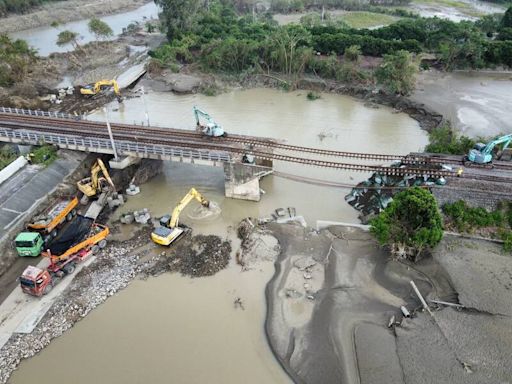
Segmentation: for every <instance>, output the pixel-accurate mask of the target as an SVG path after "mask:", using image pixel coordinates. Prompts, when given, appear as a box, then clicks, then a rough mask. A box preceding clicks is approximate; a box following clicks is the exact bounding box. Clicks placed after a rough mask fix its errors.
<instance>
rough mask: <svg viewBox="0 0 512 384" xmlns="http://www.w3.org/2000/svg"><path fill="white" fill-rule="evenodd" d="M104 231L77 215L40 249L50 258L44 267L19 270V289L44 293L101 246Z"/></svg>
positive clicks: (89, 220)
mask: <svg viewBox="0 0 512 384" xmlns="http://www.w3.org/2000/svg"><path fill="white" fill-rule="evenodd" d="M108 234H109V229H108V227H107V226H104V225H101V224H96V223H94V220H92V219H89V218H87V217H84V216H80V215H78V216H77V217H76V218H75V220H73V221H72V222H71V223H70V225H68V226H67V227H66V228H65V230H64V231H62V232H61V234H60V235H59V236H58V237H57V238H55V240H54V241H52V243H51V244H50V246H49V248H48V249H47V250H46V251H44V252H42V255H43V256H44V257H47V258H48V259H49V261H50V264H49V265H48V267H46V268H44V269H41V268H38V267H35V266H28V267H27V268H26V269H25V270H24V271H23V274H22V275H21V277H20V286H21V289H22V291H23V292H25V293H27V294H29V295H33V296H38V297H40V296H43V295H45V294H47V293H48V292H50V291H51V289H52V288H53V287H54V286H55V285H56V284H57V282H58V281H59V280H60V279H61V278H63V277H64V276H66V275H69V274H71V273H73V272H74V271H75V267H76V264H77V263H79V262H81V261H83V260H84V259H86V258H87V257H89V256H90V255H92V254H94V253H97V252H98V251H99V250H100V249H101V248H104V247H105V246H106V245H107V240H106V237H107V236H108Z"/></svg>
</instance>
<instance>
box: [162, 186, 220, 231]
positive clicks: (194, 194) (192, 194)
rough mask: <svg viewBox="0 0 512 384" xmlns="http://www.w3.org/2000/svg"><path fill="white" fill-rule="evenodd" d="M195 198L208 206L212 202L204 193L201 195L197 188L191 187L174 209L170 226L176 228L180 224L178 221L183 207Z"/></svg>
mask: <svg viewBox="0 0 512 384" xmlns="http://www.w3.org/2000/svg"><path fill="white" fill-rule="evenodd" d="M193 199H196V200H197V201H199V203H201V205H203V206H205V207H208V206H209V205H210V202H209V201H208V200H206V199H205V198H204V197H203V195H201V194H200V193H199V192H198V191H197V190H196V189H195V188H191V189H190V191H188V193H187V194H186V195H185V197H184V198H183V199H181V201H180V202H179V203H178V205H177V206H176V207H175V208H174V210H173V211H172V216H171V220H170V221H169V227H170V228H175V227H176V226H177V225H178V221H179V219H180V214H181V211H183V209H185V207H186V206H187V205H188V203H190V202H191V201H192V200H193Z"/></svg>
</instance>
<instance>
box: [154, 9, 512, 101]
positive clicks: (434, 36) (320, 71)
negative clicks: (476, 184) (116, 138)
mask: <svg viewBox="0 0 512 384" xmlns="http://www.w3.org/2000/svg"><path fill="white" fill-rule="evenodd" d="M156 1H157V3H158V4H160V5H161V6H162V9H163V13H162V17H161V20H162V21H163V22H164V28H166V30H167V36H168V38H169V41H168V43H167V44H164V45H163V46H161V47H159V48H158V49H155V50H153V51H151V52H150V55H151V56H152V57H153V60H154V61H155V63H157V65H158V67H159V68H165V67H171V66H174V67H176V64H178V63H179V64H192V63H194V64H198V65H200V66H201V68H202V69H203V70H205V71H220V72H226V73H236V74H240V73H243V74H247V73H255V72H256V73H266V74H267V75H270V74H271V73H274V74H276V76H275V77H278V76H279V74H282V75H285V76H286V79H284V80H282V81H283V82H287V83H289V84H290V85H291V87H292V88H293V86H294V84H295V83H296V82H295V80H297V79H299V78H300V76H302V74H303V73H312V74H316V75H319V76H322V77H325V78H331V79H336V80H338V81H344V82H351V83H357V84H368V83H374V82H375V81H376V79H377V80H378V81H379V82H380V83H381V84H383V85H384V86H385V87H386V88H387V89H389V90H390V91H392V92H397V93H401V94H407V93H409V92H410V91H411V90H412V87H413V85H412V83H413V82H412V79H413V78H414V73H415V69H416V67H417V64H415V63H413V61H412V57H413V55H414V54H419V53H423V52H425V53H433V54H435V55H437V56H438V57H439V58H440V60H441V62H442V64H444V66H445V68H446V69H448V70H450V69H456V68H483V67H494V66H499V65H501V66H512V40H509V35H512V33H510V34H509V33H508V30H507V28H505V26H504V25H503V22H502V21H501V20H500V19H499V18H497V17H496V18H495V17H487V18H486V19H485V20H482V21H480V22H471V21H462V22H460V23H455V22H452V21H449V20H444V19H439V18H416V19H410V18H407V19H403V20H399V21H398V22H396V23H393V24H391V25H388V26H385V27H382V28H378V29H374V30H369V29H356V28H350V27H349V26H348V25H347V23H345V22H339V21H337V20H334V19H332V18H331V17H330V16H329V15H328V13H325V14H324V17H323V18H322V15H321V14H320V13H314V14H310V15H306V16H304V17H303V18H302V20H301V24H300V25H296V24H290V25H284V26H279V25H277V23H276V22H275V21H273V20H272V19H271V17H269V14H268V13H265V14H256V13H254V14H253V13H252V12H251V13H250V14H243V13H240V12H248V11H249V10H252V8H253V2H249V1H248V0H245V1H237V2H231V1H220V0H211V1H209V3H208V7H200V6H199V0H180V1H178V0H156ZM284 3H286V4H291V3H293V4H295V3H294V2H290V1H287V0H283V1H282V2H276V1H274V2H272V6H273V7H274V9H276V7H278V4H281V5H283V4H284ZM322 4H323V3H322ZM322 4H316V5H315V4H309V3H308V4H306V3H304V5H305V6H306V8H308V7H310V6H311V7H313V8H315V7H316V8H317V9H318V8H319V7H320V8H321V5H322ZM374 4H375V3H374ZM295 5H297V6H298V5H300V4H299V3H297V4H295ZM324 5H326V6H327V5H329V6H335V4H331V3H329V4H327V3H325V4H324ZM345 5H347V3H345ZM308 9H309V8H308ZM371 17H374V16H371ZM499 33H500V36H501V38H502V40H500V39H496V38H495V37H496V36H497V35H498V34H499ZM353 46H358V47H359V52H360V54H361V55H366V56H376V57H379V56H380V57H385V59H384V63H383V65H382V68H380V69H379V70H378V71H377V73H373V72H372V71H370V70H365V69H362V68H361V66H360V64H359V63H358V62H357V61H352V60H350V59H349V57H350V55H351V53H350V52H349V53H348V55H347V56H345V59H344V60H341V56H344V55H345V52H346V51H347V50H348V49H349V48H350V47H353Z"/></svg>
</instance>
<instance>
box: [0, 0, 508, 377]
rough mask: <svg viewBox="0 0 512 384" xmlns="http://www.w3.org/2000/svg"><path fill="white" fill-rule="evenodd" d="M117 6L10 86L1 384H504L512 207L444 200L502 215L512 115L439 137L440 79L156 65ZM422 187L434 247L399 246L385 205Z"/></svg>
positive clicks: (4, 111)
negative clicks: (394, 80)
mask: <svg viewBox="0 0 512 384" xmlns="http://www.w3.org/2000/svg"><path fill="white" fill-rule="evenodd" d="M135 3H136V4H135ZM157 3H158V2H157ZM119 6H120V5H119ZM132 7H133V9H130V8H126V12H127V14H128V13H130V17H133V18H134V19H135V20H137V17H138V16H137V13H139V14H140V15H143V16H140V18H141V20H140V23H143V22H145V23H148V22H154V23H155V24H156V23H157V21H156V20H157V17H158V12H159V9H158V8H157V6H155V5H154V4H153V3H148V4H143V3H142V4H140V3H139V2H134V4H133V5H132ZM112 8H113V9H112V12H115V10H114V8H115V4H114V5H112ZM79 12H83V10H81V11H79ZM115 16H119V17H118V18H116V19H115V20H114V19H112V20H113V21H112V23H113V27H114V30H115V35H114V36H113V37H111V40H104V41H94V40H91V42H90V43H89V44H84V45H83V47H80V46H79V48H78V49H75V50H74V51H72V50H70V51H68V52H66V51H63V50H60V49H61V48H62V47H60V46H59V47H58V49H59V50H54V49H57V48H52V47H51V46H46V45H44V46H41V47H40V48H39V49H40V51H41V52H46V51H48V55H47V56H45V57H44V58H43V59H42V60H43V61H44V63H43V64H37V65H34V68H33V70H32V71H31V73H30V81H26V82H25V83H24V85H23V87H22V86H18V87H12V88H9V89H8V88H7V87H6V88H0V145H1V146H3V147H2V148H3V150H2V151H4V152H6V153H7V152H8V153H12V154H14V155H13V156H12V159H11V161H10V163H9V164H7V165H6V166H5V167H4V168H3V169H0V226H1V227H2V232H1V235H0V247H1V249H2V256H1V258H0V384H3V383H13V384H17V383H27V382H29V381H35V380H37V382H38V383H53V384H55V383H65V382H70V381H72V382H73V383H77V384H81V383H84V384H85V383H91V382H97V383H121V382H122V383H139V382H152V383H167V382H169V381H171V382H176V383H203V382H208V383H239V382H247V383H261V382H268V383H292V382H293V383H305V384H309V383H326V384H327V383H347V384H352V383H362V384H373V383H404V384H420V383H421V384H430V383H461V384H462V383H496V384H498V383H500V384H503V383H509V382H511V378H512V369H511V368H510V367H509V361H510V360H511V359H512V331H511V329H512V324H511V316H512V312H511V311H512V302H511V300H512V299H511V296H510V290H511V289H512V261H511V260H512V259H511V257H512V256H511V254H510V251H508V250H507V248H506V247H507V242H508V241H509V240H508V238H507V237H506V236H505V235H503V233H504V232H503V231H504V228H507V229H508V226H507V225H509V222H507V218H508V216H504V217H505V218H501V219H500V220H501V221H502V222H503V223H504V224H503V225H501V224H500V225H498V224H496V223H498V221H497V220H496V223H495V222H492V223H487V224H486V225H482V226H481V227H479V228H478V229H477V230H471V231H464V230H461V227H460V225H458V222H456V220H455V219H454V218H453V217H451V216H449V215H448V214H447V213H446V211H443V207H445V206H446V205H450V204H462V203H461V202H463V204H465V205H464V206H465V207H469V208H468V209H479V210H480V211H477V212H479V213H480V214H482V215H484V214H488V215H493V214H497V213H496V212H501V213H499V214H500V215H507V214H508V213H507V212H509V211H508V209H510V208H507V207H509V202H510V195H511V193H512V147H510V144H511V143H512V133H510V132H512V126H503V127H502V129H500V130H499V134H497V133H496V132H493V133H492V135H486V134H485V132H480V131H478V130H479V129H481V127H479V126H478V124H479V122H480V121H481V120H478V119H475V121H474V122H472V124H473V125H472V126H471V127H470V128H468V129H469V130H472V131H475V132H480V133H481V134H480V135H479V137H487V138H486V139H482V140H481V141H482V142H477V143H476V144H475V145H473V146H472V148H471V149H469V150H467V151H466V152H465V153H464V154H462V155H456V154H453V153H433V152H428V151H425V150H424V148H425V147H426V146H427V145H428V144H429V133H431V132H432V131H433V130H435V129H438V128H439V127H443V126H444V124H446V122H447V121H451V122H452V124H454V125H456V124H457V122H456V121H455V119H452V120H450V118H451V117H452V116H446V113H445V111H443V113H444V114H443V113H441V112H438V111H437V110H436V109H434V108H435V105H433V104H429V102H428V100H429V97H430V95H423V96H424V99H421V98H422V97H423V96H422V94H421V92H425V93H428V92H429V89H428V86H424V88H422V90H421V92H420V91H418V92H417V93H416V94H415V95H414V97H404V96H400V95H389V94H386V93H385V92H375V91H372V90H363V89H360V88H351V87H341V86H340V85H339V84H337V83H336V82H331V81H322V83H320V82H318V81H314V79H305V80H304V81H303V82H302V83H301V85H300V86H298V87H297V88H296V89H295V90H289V91H286V92H285V91H283V90H281V89H279V87H280V85H279V82H278V81H276V80H275V79H274V78H272V76H267V77H264V76H259V77H258V76H254V77H252V78H251V79H250V80H247V79H245V80H243V81H242V80H240V81H239V82H235V81H234V80H232V79H230V80H226V78H223V77H221V76H215V75H213V74H211V73H203V72H200V71H194V70H195V69H194V67H193V66H188V67H184V68H185V69H184V70H182V71H181V72H179V71H178V72H177V71H175V70H171V69H164V70H163V71H154V70H152V69H151V65H150V56H148V52H149V51H151V50H153V49H156V47H158V46H159V45H160V44H162V42H163V41H164V40H165V39H166V36H165V35H164V34H163V33H161V32H158V31H154V32H146V31H144V30H143V29H142V28H141V27H140V25H142V24H140V25H139V24H137V22H134V23H133V24H134V25H139V27H138V28H136V27H132V29H131V30H130V31H127V28H126V25H124V24H123V22H122V20H123V17H122V14H119V15H112V17H113V18H114V17H115ZM20 17H22V16H20ZM107 17H109V16H107ZM126 17H127V16H125V19H126ZM142 17H143V18H142ZM80 22H81V20H78V21H76V23H80ZM116 23H118V24H116ZM77 25H78V24H77ZM121 27H122V28H123V30H122V31H121ZM38 28H39V29H40V30H36V29H34V31H33V32H31V33H33V35H34V36H35V35H36V34H37V33H40V34H41V36H46V34H51V33H54V32H52V31H51V30H50V29H49V27H45V26H44V25H43V26H40V27H38ZM45 28H46V29H45ZM77 28H78V27H77ZM116 28H118V29H119V31H117V30H116ZM53 29H55V28H53ZM11 30H15V29H14V28H13V27H11ZM27 31H28V30H27ZM16 33H18V32H16ZM27 36H29V34H28V32H27ZM30 36H32V35H30ZM89 38H90V39H93V37H89V36H85V39H86V40H87V39H89ZM29 41H33V44H38V40H37V39H35V38H34V39H33V40H29ZM95 51H97V52H98V54H94V53H93V52H95ZM91 53H92V54H91ZM424 76H426V75H424ZM421 81H424V82H426V80H425V79H423V80H421ZM488 81H489V83H490V84H491V85H490V87H492V86H494V83H492V81H491V80H488ZM499 81H500V83H498V81H497V80H496V82H497V83H498V84H497V85H496V87H497V88H498V87H501V86H502V82H503V81H510V79H508V80H503V79H502V80H499ZM212 87H215V88H216V89H222V91H221V92H219V93H218V94H216V95H215V96H211V95H210V96H209V95H208V92H205V90H208V89H211V88H212ZM276 88H277V89H276ZM313 91H314V92H317V93H318V100H315V101H311V97H310V93H311V92H313ZM315 94H316V93H315ZM510 96H512V95H510ZM510 96H509V97H510ZM482 97H483V96H482ZM419 99H421V100H422V101H423V100H424V101H425V103H423V102H420V101H418V100H419ZM507 100H508V99H506V101H507ZM434 104H435V103H434ZM477 104H478V106H479V107H480V106H481V105H482V103H477ZM465 108H467V106H466V107H465ZM441 109H442V108H441ZM479 112H481V113H483V114H487V115H485V116H487V117H488V118H489V120H491V119H492V117H493V114H494V117H495V118H497V114H495V113H494V112H493V111H492V110H488V111H485V110H483V111H481V110H480V109H479ZM507 132H509V133H507ZM41 149H43V150H44V152H41V153H44V155H43V156H42V160H41V159H39V157H40V155H39V152H38V151H41ZM417 189H419V190H421V191H427V192H428V193H429V194H430V195H431V196H433V198H434V200H435V202H436V204H437V205H436V207H437V206H438V207H439V208H436V211H438V212H440V214H441V215H444V216H443V220H444V228H443V230H442V239H440V242H439V244H438V245H437V246H436V247H434V248H432V249H428V251H425V252H423V251H422V252H419V251H418V252H417V253H416V254H415V257H413V258H411V257H396V255H395V254H394V251H393V248H392V247H390V246H382V245H381V244H379V241H378V238H377V237H376V235H375V233H376V231H375V228H374V227H375V226H376V224H375V221H374V220H375V219H376V218H378V217H379V215H381V214H383V212H388V211H389V209H390V207H392V206H393V201H395V200H396V199H397V195H398V194H401V193H402V192H404V191H408V190H417ZM417 204H418V205H419V204H420V203H419V202H418V203H417ZM482 212H483V213H482ZM486 217H487V216H486ZM500 217H501V216H500ZM482 220H483V219H482ZM482 220H481V221H482ZM510 225H511V226H512V224H510ZM56 362H58V363H56ZM49 367H57V371H56V372H57V373H52V372H51V371H49V370H48V368H49Z"/></svg>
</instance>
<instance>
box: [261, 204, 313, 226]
mask: <svg viewBox="0 0 512 384" xmlns="http://www.w3.org/2000/svg"><path fill="white" fill-rule="evenodd" d="M291 221H296V222H298V223H300V224H301V225H302V226H303V227H307V223H306V220H305V219H304V216H298V215H297V211H296V209H295V208H294V207H288V208H286V209H284V208H277V209H276V210H275V211H274V212H273V213H271V214H270V216H268V217H263V218H260V219H259V220H258V224H267V223H271V222H276V223H278V224H286V223H289V222H291Z"/></svg>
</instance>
